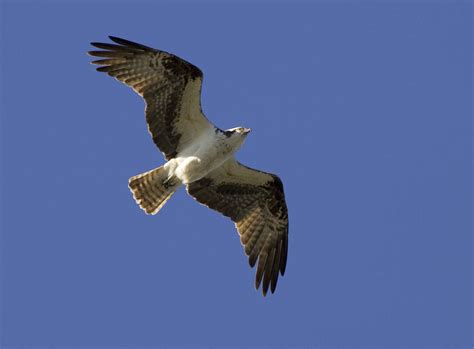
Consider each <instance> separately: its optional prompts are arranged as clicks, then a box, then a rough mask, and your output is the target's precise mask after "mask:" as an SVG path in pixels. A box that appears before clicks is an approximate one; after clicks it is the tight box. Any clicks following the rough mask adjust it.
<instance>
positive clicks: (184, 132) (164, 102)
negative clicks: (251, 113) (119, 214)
mask: <svg viewBox="0 0 474 349" xmlns="http://www.w3.org/2000/svg"><path fill="white" fill-rule="evenodd" d="M110 38H111V40H112V41H114V42H115V43H116V44H118V45H116V44H107V43H92V45H93V46H95V47H98V48H100V49H103V51H90V52H89V54H90V55H92V56H97V57H102V58H105V59H100V60H97V61H94V62H92V63H94V64H99V65H101V66H100V67H99V68H97V70H98V71H102V72H106V73H108V74H109V75H111V76H113V77H115V78H116V79H117V80H119V81H121V82H124V83H125V84H126V85H128V86H130V87H131V88H132V89H133V90H134V91H135V92H137V93H138V94H139V95H140V96H142V97H143V98H144V99H145V102H146V109H145V115H146V121H147V124H148V130H149V132H150V133H151V135H152V138H153V142H154V143H155V145H156V146H157V147H158V148H159V149H160V150H161V151H162V153H163V155H164V157H165V158H166V160H167V162H166V163H165V164H164V165H163V166H160V167H157V168H155V169H153V170H151V171H148V172H145V173H142V174H140V175H137V176H134V177H132V178H130V180H129V187H130V190H131V191H132V193H133V197H134V199H135V201H136V202H137V203H138V205H139V206H140V207H141V208H142V209H143V210H144V211H145V212H146V213H147V214H156V213H158V212H159V210H160V209H161V208H162V207H163V205H164V204H165V203H166V202H167V201H168V200H169V199H170V197H171V196H172V195H173V194H174V193H175V192H176V190H177V189H178V188H179V187H180V186H181V185H185V186H186V190H187V191H188V193H189V194H190V195H191V196H192V197H193V198H195V199H196V200H197V201H198V202H200V203H201V204H204V205H206V206H208V207H209V208H211V209H213V210H216V211H218V212H220V213H222V214H223V215H225V216H227V217H229V218H231V219H232V220H233V221H234V223H235V225H236V228H237V230H238V232H239V235H240V241H241V243H242V245H243V246H244V247H245V253H246V254H247V255H248V256H249V264H250V265H251V266H252V267H253V266H254V265H255V264H256V263H257V261H258V266H257V275H256V281H255V286H256V288H258V287H259V286H260V283H261V282H262V281H263V288H262V289H263V294H264V295H265V294H266V293H267V290H268V288H269V287H270V286H271V291H272V292H274V291H275V288H276V285H277V281H278V275H279V274H281V275H283V274H284V272H285V268H286V259H287V252H288V212H287V208H286V203H285V196H284V193H283V184H282V182H281V180H280V179H279V178H278V177H277V176H276V175H273V174H270V173H266V172H263V171H258V170H254V169H251V168H249V167H246V166H244V165H242V164H240V163H239V162H237V160H236V159H235V157H234V154H235V152H236V151H237V150H238V149H239V148H240V147H241V145H242V144H243V142H244V140H245V138H246V137H247V135H248V133H249V132H250V129H247V128H243V127H236V128H232V129H229V130H225V131H224V130H221V129H219V128H218V127H216V126H214V125H213V124H211V123H210V122H209V121H208V120H207V118H206V117H205V116H204V114H203V113H202V110H201V102H200V95H201V86H202V77H203V75H202V72H201V71H200V70H199V68H197V67H195V66H194V65H192V64H191V63H188V62H186V61H184V60H183V59H181V58H179V57H177V56H175V55H172V54H170V53H167V52H164V51H160V50H156V49H153V48H150V47H147V46H144V45H141V44H137V43H134V42H131V41H128V40H124V39H120V38H116V37H110Z"/></svg>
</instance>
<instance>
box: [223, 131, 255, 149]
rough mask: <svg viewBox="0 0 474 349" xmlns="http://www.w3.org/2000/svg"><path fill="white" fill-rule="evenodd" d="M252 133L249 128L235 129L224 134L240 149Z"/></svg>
mask: <svg viewBox="0 0 474 349" xmlns="http://www.w3.org/2000/svg"><path fill="white" fill-rule="evenodd" d="M250 131H251V130H250V129H249V128H245V127H234V128H229V129H228V130H225V131H223V133H224V135H225V136H226V137H227V139H228V140H229V141H230V143H231V144H234V146H235V147H240V146H241V145H242V143H243V142H244V140H245V138H247V135H248V134H249V133H250Z"/></svg>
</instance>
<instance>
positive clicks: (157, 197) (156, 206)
mask: <svg viewBox="0 0 474 349" xmlns="http://www.w3.org/2000/svg"><path fill="white" fill-rule="evenodd" d="M180 185H181V181H180V180H179V179H178V178H176V177H171V178H168V171H166V170H165V168H164V166H161V167H158V168H155V169H154V170H151V171H148V172H145V173H142V174H139V175H137V176H134V177H132V178H130V179H129V180H128V187H129V188H130V190H131V191H132V193H133V198H134V199H135V201H136V203H137V204H138V205H139V206H140V207H141V209H142V210H144V211H145V212H146V213H147V214H152V215H153V214H157V213H158V211H159V210H160V209H161V208H162V207H163V206H164V204H165V203H166V201H168V200H169V198H170V197H171V196H172V195H173V194H174V193H175V192H176V190H177V189H178V188H179V186H180Z"/></svg>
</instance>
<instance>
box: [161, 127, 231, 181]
mask: <svg viewBox="0 0 474 349" xmlns="http://www.w3.org/2000/svg"><path fill="white" fill-rule="evenodd" d="M234 151H235V149H234V148H233V147H232V146H231V145H230V144H228V143H227V142H225V139H223V138H220V137H216V135H215V133H214V131H212V134H206V135H203V136H201V137H199V138H198V139H197V140H196V142H194V143H192V144H191V145H190V146H189V147H187V148H186V149H183V151H181V152H180V153H179V154H178V155H177V156H176V158H174V159H171V160H170V161H168V162H167V163H166V165H165V168H167V169H168V176H169V177H171V176H173V175H174V176H176V177H177V178H178V179H180V180H181V182H183V184H188V183H191V182H194V181H197V180H199V179H201V178H203V177H204V176H206V175H207V174H208V173H209V172H211V171H212V170H214V169H216V168H217V167H219V166H220V165H222V164H223V163H224V162H225V161H226V160H227V159H228V158H230V157H231V156H232V155H233V153H234Z"/></svg>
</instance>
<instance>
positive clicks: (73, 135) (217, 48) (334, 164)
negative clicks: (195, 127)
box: [0, 1, 473, 348]
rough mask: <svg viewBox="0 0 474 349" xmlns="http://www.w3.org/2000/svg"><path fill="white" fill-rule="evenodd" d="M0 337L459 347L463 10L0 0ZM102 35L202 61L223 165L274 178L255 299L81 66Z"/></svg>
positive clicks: (468, 58)
mask: <svg viewBox="0 0 474 349" xmlns="http://www.w3.org/2000/svg"><path fill="white" fill-rule="evenodd" d="M1 13H2V14H1V16H2V18H1V22H2V24H1V35H2V37H1V69H2V70H1V74H2V75H1V82H2V102H1V131H2V137H1V139H2V143H1V146H2V171H1V183H2V206H1V208H2V209H1V214H2V229H1V231H2V235H1V296H2V298H1V300H2V302H1V328H0V333H1V345H2V347H5V348H9V347H19V346H56V347H66V346H67V347H74V346H82V347H93V346H94V347H104V346H109V347H117V346H122V347H130V348H134V347H143V346H150V347H162V346H180V347H192V346H197V345H201V346H210V345H212V346H215V347H222V346H245V347H249V346H253V347H262V346H267V347H272V348H273V347H288V346H291V347H313V346H314V347H316V346H317V347H320V348H336V347H337V348H353V347H363V348H369V347H377V348H382V347H383V348H388V347H391V348H396V347H405V348H408V347H410V348H421V347H431V348H432V347H442V348H447V347H450V348H467V347H469V345H470V344H471V345H472V338H473V337H472V318H471V314H472V310H473V308H472V298H471V294H472V220H471V218H472V201H471V199H472V185H471V179H472V169H471V162H472V143H471V142H472V124H471V117H472V8H471V7H470V3H469V2H468V1H453V2H448V1H445V2H443V1H438V2H427V1H419V2H415V1H403V2H378V3H377V2H374V1H367V2H365V1H357V2H355V1H354V2H350V1H338V2H334V3H330V2H327V1H325V2H313V3H308V2H297V3H293V4H290V3H274V4H271V3H269V2H260V3H258V4H250V3H248V2H246V3H230V4H218V3H213V2H206V3H185V2H179V3H174V4H172V3H170V2H161V3H160V2H132V1H130V2H126V1H124V2H120V3H117V4H113V3H112V2H108V1H104V2H97V3H92V2H83V3H75V4H69V5H66V4H60V3H59V2H42V1H38V2H13V1H7V2H5V1H3V2H2V4H1ZM107 35H115V36H120V37H124V38H127V39H130V40H134V41H138V42H141V43H144V44H146V45H149V46H153V47H157V48H161V49H164V50H167V51H170V52H173V53H175V54H177V55H180V56H182V57H183V58H185V59H187V60H189V61H191V62H193V63H194V64H195V65H197V66H199V67H200V68H201V69H202V70H203V71H204V75H205V78H204V87H203V109H204V111H205V113H206V115H207V116H208V117H209V118H210V120H212V121H213V122H214V123H215V124H216V125H217V126H219V127H221V128H230V127H234V126H240V125H242V126H246V127H251V128H252V129H253V132H252V133H251V135H250V136H249V138H248V139H247V141H246V143H245V145H244V147H243V148H242V149H241V151H240V152H239V153H238V155H237V157H238V159H239V160H240V161H241V162H243V163H245V164H247V165H249V166H252V167H255V168H259V169H262V170H266V171H270V172H274V173H277V174H278V175H279V176H280V177H281V178H282V180H283V182H284V185H285V191H286V198H287V202H288V206H289V214H290V244H289V257H288V266H287V271H286V275H285V276H284V277H283V278H281V279H280V281H279V284H278V288H277V292H276V293H275V294H274V295H270V296H267V297H266V298H263V297H262V296H261V293H260V292H256V291H255V290H254V288H253V281H254V272H255V271H254V270H252V269H250V268H249V267H248V264H247V259H246V258H245V256H244V254H243V251H242V248H241V246H240V243H239V240H238V235H237V233H236V232H235V230H234V227H233V224H232V223H231V222H230V221H229V220H227V219H226V218H224V217H222V216H220V215H219V214H217V213H215V212H213V211H210V210H208V209H206V208H205V207H203V206H200V205H198V204H197V203H196V202H195V201H194V200H193V199H191V198H190V197H188V196H187V195H186V193H185V191H184V190H181V191H180V192H179V193H178V194H177V195H175V196H174V197H173V198H172V200H170V202H169V203H168V204H167V205H166V206H165V208H164V209H163V210H162V211H161V212H160V214H159V215H157V216H153V217H150V216H146V215H145V214H143V212H142V211H141V210H140V209H139V208H138V207H137V206H136V204H135V202H134V201H133V199H132V197H131V194H130V192H129V190H128V188H127V180H128V178H129V177H131V176H133V175H136V174H138V173H141V172H144V171H146V170H149V169H151V168H154V167H156V166H158V165H160V164H162V163H163V159H162V157H161V154H160V153H159V152H158V151H157V150H156V149H155V147H154V145H153V143H152V142H151V139H150V137H149V136H148V134H147V132H146V125H145V121H144V116H143V102H142V100H141V98H140V97H139V96H137V95H135V94H134V93H133V92H132V91H131V90H129V89H128V88H126V87H125V86H124V85H121V84H119V83H117V82H116V81H114V80H113V79H111V78H109V77H107V76H105V75H103V74H99V73H97V72H95V70H94V67H93V66H91V65H90V64H89V60H90V58H89V57H88V56H87V55H86V51H88V50H89V49H90V46H89V42H91V41H104V40H107Z"/></svg>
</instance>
